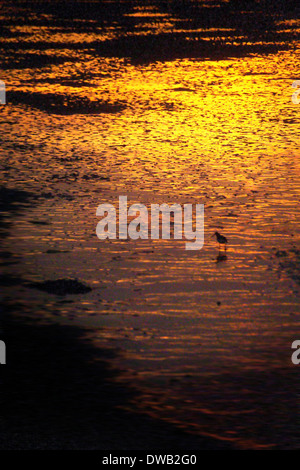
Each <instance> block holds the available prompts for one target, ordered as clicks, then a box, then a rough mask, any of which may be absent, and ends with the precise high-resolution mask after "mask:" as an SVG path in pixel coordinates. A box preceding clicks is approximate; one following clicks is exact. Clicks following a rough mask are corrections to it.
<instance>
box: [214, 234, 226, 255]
mask: <svg viewBox="0 0 300 470" xmlns="http://www.w3.org/2000/svg"><path fill="white" fill-rule="evenodd" d="M212 236H216V237H217V242H218V243H219V251H220V250H221V245H225V251H226V250H227V243H228V240H227V238H226V237H224V235H221V234H220V233H219V232H215V233H214V234H213V235H212Z"/></svg>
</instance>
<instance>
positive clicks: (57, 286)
mask: <svg viewBox="0 0 300 470" xmlns="http://www.w3.org/2000/svg"><path fill="white" fill-rule="evenodd" d="M27 287H31V288H33V289H38V290H42V291H44V292H48V294H55V295H74V294H87V293H88V292H90V291H91V290H92V289H91V287H89V286H87V285H86V284H83V283H82V282H80V281H78V280H77V279H56V280H55V281H44V282H32V283H30V284H27Z"/></svg>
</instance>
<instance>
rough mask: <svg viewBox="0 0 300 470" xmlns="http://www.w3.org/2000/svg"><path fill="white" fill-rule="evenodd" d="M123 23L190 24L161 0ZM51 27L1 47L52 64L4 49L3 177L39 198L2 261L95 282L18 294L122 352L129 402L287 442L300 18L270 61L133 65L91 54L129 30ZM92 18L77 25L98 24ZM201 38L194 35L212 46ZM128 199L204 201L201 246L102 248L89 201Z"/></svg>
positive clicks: (258, 441) (13, 269)
mask: <svg viewBox="0 0 300 470" xmlns="http://www.w3.org/2000/svg"><path fill="white" fill-rule="evenodd" d="M153 8H154V7H153ZM149 12H150V13H149ZM153 12H155V14H154V13H153ZM7 15H9V13H7ZM121 16H122V18H123V20H124V19H126V18H127V19H128V18H142V19H143V22H142V23H141V24H140V25H139V26H138V28H137V31H136V33H135V31H134V29H133V32H132V35H133V36H134V35H135V34H136V35H137V36H138V35H141V34H144V35H145V36H146V37H148V36H152V35H155V34H160V33H161V32H164V33H166V32H169V31H174V29H175V31H179V32H182V31H183V33H184V34H185V35H188V34H189V32H190V30H189V28H190V26H189V25H185V28H183V25H182V21H183V20H182V18H180V20H179V18H177V17H176V15H175V16H172V15H171V13H166V12H165V11H159V10H158V9H157V6H156V10H155V9H150V10H149V9H144V10H141V9H137V8H135V9H133V8H132V9H131V10H130V9H129V10H128V11H126V12H123V15H121ZM30 18H31V17H30V15H29V19H30ZM46 19H47V27H46V26H43V27H41V26H40V25H39V26H34V25H33V24H32V23H34V21H33V20H32V18H31V19H30V21H29V20H28V25H26V22H25V24H23V25H22V26H20V25H13V24H11V25H10V28H9V29H10V32H11V36H10V37H6V39H5V41H7V43H10V44H11V43H13V45H14V48H13V50H14V52H13V57H14V58H15V57H16V56H17V54H20V56H22V54H23V53H24V52H23V51H24V48H25V49H26V51H27V52H28V53H29V54H36V53H39V52H41V51H42V53H43V54H46V55H49V56H50V57H51V60H50V61H49V64H47V63H43V64H42V65H40V64H39V63H38V62H37V63H34V62H33V59H31V61H29V65H30V66H29V67H26V66H25V65H24V64H22V65H19V66H17V65H15V66H14V62H13V61H12V60H11V56H10V55H9V54H10V53H11V51H10V49H8V53H7V61H8V63H9V64H10V66H9V67H8V68H7V70H5V71H3V72H1V77H0V78H1V79H2V80H4V81H5V83H6V84H7V89H8V103H7V105H6V106H5V107H2V109H1V128H2V132H1V142H2V150H1V153H2V158H1V161H2V167H3V170H4V176H5V183H6V184H7V186H8V187H12V188H16V189H26V190H27V191H31V192H33V193H34V194H37V195H38V196H39V197H40V199H39V200H38V203H35V204H34V205H32V206H28V207H27V208H26V211H25V212H20V213H19V214H18V215H17V216H15V217H14V224H13V226H12V228H11V233H10V236H9V237H8V238H7V239H6V241H5V246H4V250H6V251H8V252H12V253H13V257H12V260H11V259H10V262H9V263H7V262H6V265H5V266H4V269H5V270H6V273H7V274H9V275H13V276H19V277H21V278H23V279H25V280H26V281H44V280H47V279H57V278H65V277H71V278H75V277H76V278H78V279H79V280H80V281H82V282H86V283H87V284H88V285H90V286H91V287H92V288H93V290H92V292H90V293H88V294H85V295H81V296H80V297H79V298H78V296H67V297H66V298H65V297H58V296H53V295H49V294H47V293H42V292H38V291H35V290H32V289H29V288H28V286H26V283H25V284H23V285H22V286H13V287H10V288H8V292H7V296H8V299H11V301H12V302H13V301H15V296H16V295H17V296H18V297H19V299H20V301H21V303H22V309H23V312H24V313H26V314H30V315H34V316H39V317H42V318H45V319H50V320H55V321H62V322H66V323H68V322H71V323H72V324H74V323H75V324H79V325H84V326H87V327H90V328H91V331H90V333H89V335H90V337H91V339H92V341H93V342H94V343H95V344H96V345H99V346H101V347H103V346H109V347H115V346H116V347H117V348H118V352H119V355H118V357H117V358H116V359H114V362H115V364H116V365H118V366H119V367H121V368H122V369H123V370H124V373H123V375H122V376H120V378H119V380H120V381H124V382H127V381H129V382H132V381H134V383H135V385H136V386H137V387H138V388H140V390H141V393H142V395H141V397H142V398H141V401H140V402H139V403H132V407H133V408H138V409H141V411H147V412H148V413H150V414H152V415H154V416H159V417H160V418H163V419H166V420H170V421H172V422H175V423H176V424H178V425H179V426H182V427H184V428H186V429H188V430H192V431H193V432H195V433H200V434H209V435H213V436H216V437H218V438H221V439H229V440H233V442H234V443H236V444H237V445H238V446H240V447H242V448H243V447H253V448H259V447H260V446H264V445H266V446H272V445H274V444H280V445H281V446H283V447H285V448H288V447H291V448H295V447H296V446H297V443H298V438H299V435H298V430H297V428H296V424H297V418H299V414H298V413H299V409H298V397H299V395H298V394H299V378H298V376H297V373H298V375H299V372H298V371H297V367H296V366H294V365H293V364H292V362H291V359H290V358H291V343H292V341H293V340H294V339H298V336H299V190H300V180H299V172H300V171H299V170H300V164H299V150H300V149H299V147H300V146H299V111H300V105H299V106H297V105H295V104H293V103H292V101H291V95H292V93H293V91H294V90H293V89H292V87H291V85H292V83H293V81H294V80H296V79H297V78H299V69H300V56H299V50H300V46H299V44H300V43H299V40H298V39H297V33H298V31H299V25H300V22H299V21H296V20H291V19H285V20H282V19H281V20H280V21H279V20H278V22H277V23H278V24H277V30H279V31H289V30H290V29H292V32H293V38H294V40H293V41H292V42H289V44H287V43H285V42H284V41H281V42H280V44H281V45H282V44H283V46H285V47H282V49H283V50H278V51H276V52H272V53H270V54H268V55H262V54H259V53H252V54H251V55H250V56H249V55H248V56H245V57H237V58H230V57H227V58H222V59H220V58H218V60H213V59H212V58H209V57H205V58H202V59H200V58H193V57H183V58H176V57H175V58H174V59H173V60H161V61H154V60H153V61H151V60H148V61H147V62H145V61H144V62H143V63H136V62H135V61H132V60H130V59H128V58H126V57H125V58H124V57H121V56H119V57H118V53H117V52H118V51H117V52H116V54H115V55H116V56H115V57H114V56H113V54H112V57H107V56H106V55H104V56H101V55H99V54H96V53H95V51H94V49H93V48H92V49H90V48H89V47H88V44H89V43H90V42H92V41H100V42H101V41H110V40H112V39H115V38H116V37H118V38H120V37H121V38H122V35H124V37H126V38H128V35H129V36H130V35H131V33H129V32H128V29H127V30H126V33H124V30H122V28H121V26H120V23H117V24H116V25H115V26H114V25H110V26H109V27H108V26H105V27H104V26H103V27H100V26H99V25H98V26H97V28H96V27H95V28H94V29H95V30H92V32H86V31H85V32H82V31H78V32H74V31H73V30H69V29H68V27H67V25H66V24H64V23H63V24H62V25H61V24H60V25H59V24H58V20H57V18H55V17H47V18H46ZM146 20H147V22H146ZM91 22H93V20H92V19H90V18H85V19H82V21H81V24H84V27H85V28H86V29H87V30H88V31H89V28H91V24H90V23H91ZM177 24H178V26H177ZM188 26H189V27H188ZM123 27H124V25H123ZM176 28H177V29H176ZM181 28H183V29H181ZM198 29H199V28H195V27H194V29H193V34H194V33H195V32H197V33H198ZM200 29H201V28H200ZM202 29H203V28H202ZM204 29H205V28H204ZM206 29H207V31H206ZM206 29H205V31H201V33H202V36H201V37H203V34H204V33H205V34H206V33H207V34H208V33H209V34H208V37H211V36H210V35H211V34H212V31H211V29H212V28H206ZM225 29H226V28H225ZM227 29H228V28H227ZM230 29H231V28H229V30H230ZM142 32H144V33H142ZM221 32H222V30H221V29H220V27H219V28H218V29H217V34H218V37H219V35H220V34H221ZM22 34H23V36H22ZM205 34H204V36H205ZM187 37H188V36H187ZM230 41H231V42H234V41H235V39H234V37H231V38H230ZM250 42H251V41H250ZM58 44H60V47H58V46H57V45H58ZM70 44H77V47H75V48H71V49H69V46H70ZM54 45H55V47H54ZM7 47H8V46H7ZM18 47H20V51H18ZM16 51H17V52H16ZM53 57H55V58H56V59H57V61H56V62H55V61H54V60H53ZM66 57H67V58H68V60H67V61H65V60H66V59H65V58H66ZM58 59H59V60H58ZM60 59H62V62H61V61H60ZM38 60H40V58H39V59H38ZM9 61H11V62H9ZM32 92H34V94H35V95H31V93H32ZM10 96H11V101H10V99H9V97H10ZM119 195H127V196H128V200H129V203H134V202H141V203H144V204H147V205H148V207H149V204H151V203H162V202H166V203H174V202H178V203H180V204H183V203H188V202H189V203H194V204H196V203H203V204H204V205H205V244H204V247H203V249H202V250H200V251H186V250H185V249H184V241H177V240H143V241H142V240H137V241H132V240H127V241H120V240H106V241H100V240H98V239H97V237H96V234H95V227H96V224H97V222H98V219H97V217H96V215H95V213H96V208H97V206H98V205H99V204H101V203H105V202H112V203H114V204H117V201H118V196H119ZM41 222H42V224H41ZM216 230H220V232H221V233H224V234H225V235H226V236H227V237H228V239H229V248H228V251H227V256H226V258H224V256H223V257H222V256H219V253H218V247H217V244H216V241H215V240H214V239H212V238H210V236H211V235H212V234H213V233H214V232H215V231H216ZM49 250H50V252H49ZM14 261H15V262H14Z"/></svg>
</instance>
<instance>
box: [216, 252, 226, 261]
mask: <svg viewBox="0 0 300 470" xmlns="http://www.w3.org/2000/svg"><path fill="white" fill-rule="evenodd" d="M226 260H227V255H226V253H219V254H218V256H217V257H216V263H220V262H221V261H226Z"/></svg>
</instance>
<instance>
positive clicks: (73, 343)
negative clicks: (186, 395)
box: [0, 310, 231, 450]
mask: <svg viewBox="0 0 300 470" xmlns="http://www.w3.org/2000/svg"><path fill="white" fill-rule="evenodd" d="M4 328H5V334H4V339H5V342H6V345H7V365H6V366H4V367H2V368H1V369H2V370H1V372H3V383H2V385H1V388H2V389H4V396H2V400H3V402H2V405H1V409H2V419H1V420H2V424H1V428H2V430H1V431H2V432H1V437H0V448H1V449H75V448H76V449H106V450H133V449H141V450H148V449H162V450H171V449H177V450H193V449H195V450H196V449H197V450H200V449H230V448H231V447H230V446H229V445H228V444H226V443H224V444H223V443H222V442H219V441H218V440H215V439H210V438H203V439H202V438H199V437H197V436H194V435H189V434H187V433H184V432H183V431H181V430H178V429H177V428H175V427H174V426H173V425H171V424H168V423H165V422H160V421H159V420H155V419H152V418H150V417H147V416H145V415H142V414H137V413H133V412H130V411H125V410H124V409H122V408H124V407H125V406H126V405H127V404H128V403H129V402H130V400H131V399H132V398H133V397H135V399H137V396H138V392H137V390H135V389H134V387H133V386H132V385H129V384H128V385H125V386H124V385H120V384H117V383H116V382H114V380H113V379H114V378H115V377H116V376H117V374H118V371H117V370H115V369H112V368H111V367H110V365H109V360H110V359H111V358H112V357H113V356H114V355H115V354H116V352H114V351H112V350H104V349H98V348H97V349H96V348H94V347H93V346H92V345H91V343H89V342H88V341H87V340H84V339H83V335H84V331H82V330H80V329H78V328H76V327H70V326H62V325H58V324H50V325H49V324H48V325H45V324H44V325H43V324H41V323H39V322H37V321H36V320H35V321H32V320H27V321H24V319H23V318H22V319H21V318H20V317H18V316H15V314H14V313H13V311H11V310H10V311H7V312H6V315H5V322H4ZM2 391H3V390H2ZM3 419H4V420H3Z"/></svg>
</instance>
